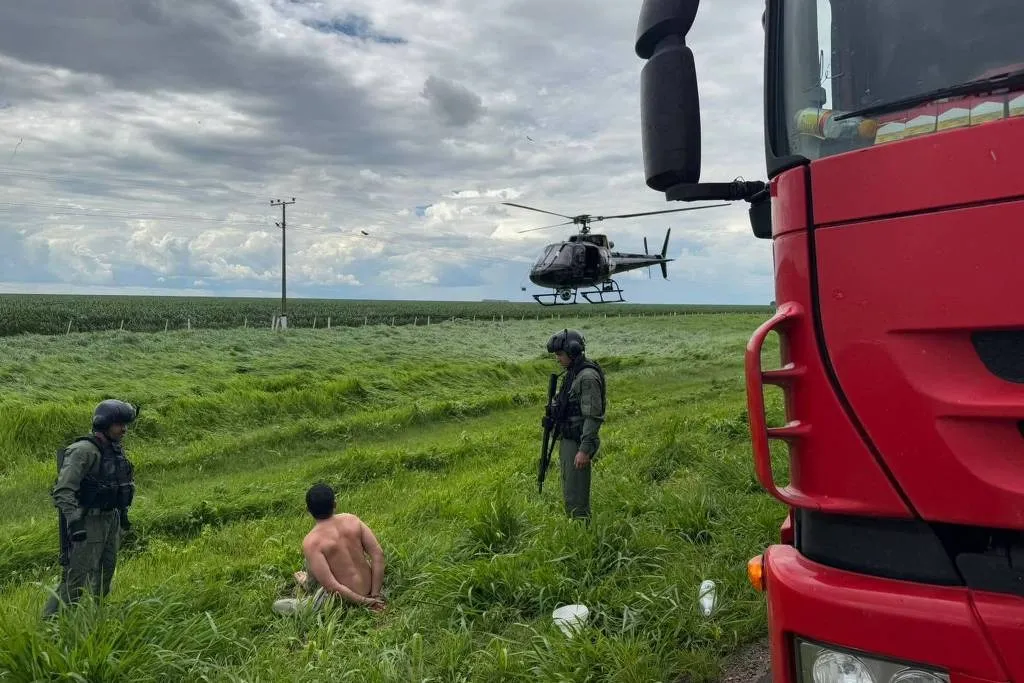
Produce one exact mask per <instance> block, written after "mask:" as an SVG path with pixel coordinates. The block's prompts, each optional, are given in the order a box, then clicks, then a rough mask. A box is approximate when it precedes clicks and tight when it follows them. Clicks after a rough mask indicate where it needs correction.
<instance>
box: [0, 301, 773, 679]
mask: <svg viewBox="0 0 1024 683" xmlns="http://www.w3.org/2000/svg"><path fill="white" fill-rule="evenodd" d="M758 320H759V317H758V316H714V317H706V318H697V317H690V318H683V317H679V318H659V319H618V320H613V319H608V320H604V319H601V320H588V321H580V322H579V327H580V328H582V329H583V330H584V332H585V333H586V334H587V338H588V341H589V342H590V347H591V351H592V355H593V356H594V357H596V358H597V359H598V360H599V361H601V362H603V363H604V365H605V367H606V368H607V371H608V381H609V402H610V405H609V421H608V423H607V424H606V425H605V427H604V428H603V430H602V440H603V452H602V456H601V458H600V459H599V461H598V463H597V465H596V467H595V472H594V484H593V508H594V511H595V515H594V519H593V521H592V524H591V525H590V526H589V527H588V526H586V525H583V524H580V523H578V522H573V521H571V520H568V519H566V518H565V516H564V514H563V512H562V509H561V501H560V495H559V487H560V483H559V478H558V473H557V467H556V466H553V467H552V469H551V470H550V471H549V473H548V478H547V483H546V484H545V488H544V493H543V495H538V494H537V491H536V482H535V477H536V458H537V451H538V450H539V446H540V444H539V441H540V439H539V437H540V428H539V426H538V425H539V419H538V418H539V416H540V413H541V409H542V404H543V392H544V389H545V377H546V375H547V373H548V372H549V371H551V370H552V369H553V365H552V362H551V359H550V358H546V357H545V355H544V353H543V343H544V341H545V340H546V338H547V335H548V334H550V330H549V329H548V325H546V324H545V323H544V322H543V321H542V322H539V323H538V322H531V321H523V322H519V321H516V322H512V323H509V322H506V323H505V324H494V325H491V324H486V325H481V324H477V325H472V324H458V323H456V324H446V325H443V326H442V325H438V326H434V325H432V326H431V327H430V328H423V327H420V328H411V327H410V328H404V329H398V328H395V329H391V328H387V329H379V330H378V331H377V332H376V333H373V332H372V331H371V330H370V329H362V328H359V329H350V330H346V331H344V332H343V333H339V334H334V335H333V336H330V337H328V336H327V335H324V334H321V333H319V332H312V331H300V330H291V331H289V332H287V333H285V334H273V333H271V332H269V331H252V330H249V331H233V332H232V331H205V332H193V333H192V334H191V335H186V334H178V335H137V336H135V335H119V334H108V333H102V334H100V333H98V334H96V335H92V336H84V335H80V336H78V337H76V336H74V335H72V336H70V337H62V338H49V339H46V340H45V341H38V340H37V341H33V340H30V339H29V338H27V337H23V338H11V339H7V340H4V341H2V342H0V388H5V389H7V390H5V391H4V392H3V394H2V395H0V396H2V398H0V435H3V437H0V438H6V439H7V441H5V442H4V443H3V444H0V445H2V446H3V447H4V448H5V449H7V450H8V452H10V453H11V457H10V458H9V459H8V460H7V461H6V462H5V463H4V466H3V469H2V474H0V680H3V679H4V677H5V676H6V678H8V679H10V680H133V681H134V680H157V679H163V680H168V679H171V680H197V681H198V680H211V681H212V680H218V681H222V680H223V681H293V680H294V681H311V680H312V681H321V680H322V681H336V680H353V681H407V680H445V681H451V680H465V681H481V680H484V681H486V680H524V681H525V680H530V681H533V680H621V681H648V680H651V681H654V680H679V679H683V680H690V681H712V680H715V676H716V675H717V672H718V670H719V667H720V665H721V662H722V659H723V658H724V657H725V656H727V655H728V654H729V653H730V652H732V651H734V650H735V649H736V648H737V647H738V646H740V645H742V644H744V643H746V642H748V641H749V640H751V639H754V638H756V637H758V635H759V634H760V633H761V632H762V631H763V629H764V626H765V614H764V607H763V604H762V602H761V601H760V599H759V596H758V595H757V594H756V593H753V592H752V591H751V590H749V588H748V587H747V585H746V579H745V562H746V559H747V558H748V557H749V556H751V555H753V554H755V553H757V552H759V551H760V549H761V548H762V547H763V546H764V545H765V544H767V543H770V542H772V541H773V540H774V539H775V538H776V536H777V533H778V525H779V523H780V522H781V519H782V514H783V511H782V509H781V508H780V507H779V506H778V505H777V504H775V502H774V501H772V500H771V499H770V498H768V497H767V496H766V495H765V494H763V492H761V490H760V489H759V487H758V486H757V485H756V481H755V480H754V478H753V474H752V467H751V464H750V458H749V453H748V451H749V448H748V445H747V435H746V429H747V426H746V418H745V415H744V412H743V406H744V399H743V394H742V374H741V372H740V369H741V366H740V363H741V359H742V349H743V345H744V342H745V340H746V337H747V336H748V335H749V332H750V330H751V329H752V328H753V327H754V326H755V325H756V323H757V321H758ZM332 334H333V333H332ZM76 358H77V360H76ZM240 368H244V372H240V371H239V369H240ZM6 377H17V380H6V379H3V378H6ZM68 378H76V379H75V380H70V381H69V379H68ZM14 381H17V382H18V383H19V384H18V387H19V388H18V391H17V392H14V391H11V390H10V389H11V388H13V387H12V385H11V384H8V386H7V387H4V383H5V382H14ZM107 395H116V396H122V397H124V398H127V399H128V400H136V401H140V402H142V403H143V413H142V417H141V419H140V421H139V423H138V425H137V427H136V428H135V429H133V430H132V433H131V434H130V435H129V437H128V441H127V447H128V449H129V451H130V453H131V455H132V457H133V459H134V461H135V462H136V464H137V475H138V480H139V481H138V483H139V497H138V501H137V503H136V505H135V507H134V508H133V510H132V518H133V524H134V527H135V529H134V533H133V535H132V536H130V537H129V538H128V539H126V544H125V549H124V551H123V554H122V556H121V559H120V564H119V568H118V573H117V576H116V577H115V581H114V590H113V592H112V594H111V595H110V597H109V598H108V599H107V600H106V601H105V602H104V604H102V605H87V606H85V607H84V608H82V609H80V610H74V611H71V612H70V613H67V614H66V615H63V616H62V617H61V618H60V619H59V620H57V622H56V623H55V624H53V625H44V624H43V623H42V622H41V621H40V619H39V611H40V609H41V607H42V603H43V601H44V600H45V598H46V595H47V593H46V591H47V588H48V587H52V586H53V585H54V583H55V581H56V571H55V570H56V568H55V566H54V565H55V561H56V554H57V543H56V534H55V528H56V525H55V521H56V520H55V515H54V512H53V509H52V506H51V505H50V503H49V500H48V497H47V491H48V487H49V485H50V484H51V483H52V480H53V476H54V472H53V458H52V455H53V452H54V451H55V449H56V448H57V447H58V446H59V445H60V443H61V441H62V439H64V438H67V437H68V436H69V435H71V434H75V433H77V432H79V431H81V430H82V429H84V428H85V427H86V426H87V424H88V417H89V411H90V410H91V407H92V405H93V404H94V402H95V401H97V400H99V399H100V398H102V397H105V396H107ZM770 398H771V397H770ZM779 409H780V406H778V405H777V404H775V403H773V404H772V408H771V411H772V419H773V420H777V419H778V412H779ZM15 430H19V431H17V437H16V438H15V437H12V436H10V435H11V434H13V433H15ZM315 481H327V482H329V483H331V484H332V485H334V486H335V487H336V489H337V491H338V494H339V504H340V507H341V508H342V509H343V510H347V511H351V512H355V513H356V514H358V515H360V516H361V517H362V518H363V519H364V520H365V521H366V522H367V523H368V524H370V526H371V527H372V528H373V529H374V530H375V532H376V533H377V535H378V538H380V540H381V542H382V544H383V546H384V548H385V552H386V554H387V556H388V561H389V565H388V574H387V579H386V582H385V586H386V590H387V594H388V597H389V603H390V605H389V608H388V610H387V611H386V612H384V613H383V614H380V615H375V614H371V613H369V612H366V611H365V610H360V609H351V608H349V609H344V608H342V609H337V610H333V611H328V612H326V613H319V614H315V613H314V614H301V615H299V616H298V617H293V618H282V617H279V616H277V615H275V614H273V613H272V612H271V610H270V604H271V603H272V602H273V600H274V599H276V598H277V597H281V596H283V595H287V594H289V593H290V592H291V591H292V590H293V587H292V586H291V583H290V576H291V573H292V572H293V571H294V570H295V569H298V568H299V567H300V565H301V553H300V550H299V548H300V542H301V539H302V536H303V535H304V534H305V532H306V531H307V530H308V528H309V527H310V521H311V520H310V518H309V516H308V514H306V512H305V510H304V508H303V494H304V492H305V490H306V488H308V486H309V485H310V484H312V483H313V482H315ZM704 578H712V579H714V580H715V581H716V582H717V585H718V599H719V607H718V609H717V611H716V612H715V613H714V614H713V615H712V616H710V617H704V616H702V615H701V614H700V613H699V611H698V610H697V594H696V591H697V586H698V585H699V584H700V582H701V580H703V579H704ZM571 602H582V603H584V604H586V605H588V607H589V608H590V610H591V618H590V620H589V623H588V625H587V627H586V629H585V630H584V631H583V632H582V633H581V634H578V635H577V636H576V637H574V638H571V639H569V638H566V637H565V636H564V635H563V634H562V633H561V632H560V631H558V630H557V628H556V627H555V626H554V625H553V624H552V621H551V616H550V615H551V611H552V610H553V609H554V608H555V607H557V606H559V605H562V604H567V603H571Z"/></svg>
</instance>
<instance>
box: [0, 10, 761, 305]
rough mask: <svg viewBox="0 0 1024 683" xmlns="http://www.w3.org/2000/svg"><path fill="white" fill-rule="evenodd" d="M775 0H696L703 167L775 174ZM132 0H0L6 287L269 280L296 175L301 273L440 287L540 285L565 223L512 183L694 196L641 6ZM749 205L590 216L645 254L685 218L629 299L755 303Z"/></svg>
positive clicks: (538, 194)
mask: <svg viewBox="0 0 1024 683" xmlns="http://www.w3.org/2000/svg"><path fill="white" fill-rule="evenodd" d="M762 4H763V3H762V0H735V2H731V3H728V4H721V3H718V4H716V3H708V2H705V3H703V5H702V7H701V9H700V12H699V14H698V18H697V21H696V24H695V26H694V28H693V30H692V31H691V34H690V36H689V38H688V41H687V42H688V44H689V45H690V46H691V48H692V49H693V52H694V54H695V57H696V61H697V68H698V74H699V77H700V81H701V104H702V129H703V137H704V148H703V159H704V168H703V172H702V177H703V178H704V179H706V180H730V179H732V178H735V177H737V176H744V177H746V178H760V177H763V175H764V160H763V142H762V137H761V135H762V123H761V120H762V119H761V50H762V48H761V40H762V34H761V26H760V16H761V9H762ZM122 8H123V5H122V4H121V3H120V2H115V0H94V2H91V3H88V6H86V4H78V3H73V4H71V5H68V4H67V3H65V2H63V0H33V2H29V3H4V4H3V6H2V7H0V84H2V85H0V179H2V180H3V181H4V182H3V184H2V185H0V217H3V218H4V219H5V220H4V227H2V228H0V246H2V247H3V251H4V253H5V254H7V256H5V257H0V266H2V267H3V268H4V272H5V277H6V278H7V279H11V280H13V282H11V283H7V284H6V285H4V286H5V287H12V286H15V283H18V282H20V283H23V285H24V286H36V287H41V286H46V287H58V288H59V287H60V286H61V283H63V286H65V288H66V289H67V290H69V291H76V289H79V290H80V289H81V288H83V287H96V286H110V287H117V286H122V287H125V288H126V289H125V291H129V290H128V288H135V289H138V288H142V289H145V290H147V291H149V290H150V289H156V290H160V289H161V287H166V288H167V289H166V291H167V292H168V293H171V292H172V291H173V292H180V291H185V290H193V289H197V290H199V291H203V292H206V291H211V292H224V293H237V292H241V291H246V292H262V293H263V294H265V295H274V294H276V292H278V291H279V289H278V287H279V283H280V256H281V253H280V237H281V235H280V230H279V229H277V228H276V227H274V222H275V221H280V219H281V212H280V209H279V208H274V207H271V206H270V200H271V199H274V198H291V197H293V196H294V197H296V199H297V203H296V204H294V205H291V206H289V207H288V208H287V223H288V227H289V232H288V276H289V293H294V294H295V295H296V296H301V295H302V294H303V293H304V292H305V293H310V294H311V295H317V294H324V293H327V294H328V295H340V296H345V295H348V294H346V293H349V294H351V295H357V296H365V295H367V294H368V293H370V291H371V290H372V294H373V295H374V296H390V295H393V296H406V295H408V293H409V292H408V287H412V288H415V290H416V294H417V295H418V297H419V298H430V295H431V292H435V293H437V294H438V295H439V296H441V295H443V296H452V295H453V293H455V294H454V295H457V292H458V291H459V287H460V286H461V287H463V289H464V291H466V292H467V293H469V292H471V293H472V296H479V295H481V294H483V295H484V296H493V297H495V298H504V297H508V296H510V294H511V296H512V297H517V298H520V299H525V297H527V296H528V293H523V292H520V291H519V286H520V283H523V282H524V280H525V278H526V275H527V272H528V269H529V264H530V263H532V261H533V260H534V259H535V258H536V257H537V256H538V255H539V253H540V250H541V248H542V247H543V245H544V244H546V243H548V242H552V241H556V240H560V239H564V238H565V237H567V236H568V235H569V234H571V233H572V229H571V228H572V226H563V227H562V228H553V229H550V230H541V231H534V232H525V233H524V232H520V231H523V230H527V229H529V228H534V227H539V226H543V225H548V224H553V223H558V222H561V219H559V218H558V217H557V216H547V215H544V214H542V213H534V212H531V211H527V210H523V209H518V208H514V207H508V206H503V205H501V202H505V201H512V202H516V203H521V204H526V205H529V206H534V207H538V208H541V209H546V210H549V211H553V212H555V213H560V214H567V215H576V214H579V213H591V214H595V215H600V214H615V213H626V212H634V211H645V210H660V209H665V208H676V207H678V206H681V205H675V206H673V205H667V204H666V203H665V201H664V198H663V197H662V196H661V195H659V194H658V193H655V192H653V191H652V190H650V189H648V188H647V187H646V185H645V184H644V176H643V159H642V152H641V143H640V107H639V94H640V69H641V68H642V66H643V62H642V61H641V60H640V59H638V58H637V57H636V56H635V54H634V52H633V39H634V33H635V29H636V23H637V19H638V16H639V3H596V4H595V3H592V2H584V0H563V1H562V2H558V3H552V2H550V1H549V0H544V1H543V2H542V1H541V0H492V1H491V2H487V3H480V2H474V1H473V0H430V1H429V2H426V3H425V2H424V1H423V0H418V1H417V2H413V0H345V1H344V2H342V0H317V1H316V2H313V1H308V2H307V1H303V0H180V1H179V2H174V3H166V2H157V0H138V2H135V3H133V4H132V11H131V12H128V13H125V12H124V11H123V9H122ZM125 55H131V57H130V58H126V57H125ZM746 221H747V218H746V205H745V204H742V203H740V204H737V205H735V206H732V207H729V208H726V209H714V210H709V211H706V212H688V213H679V214H668V215H665V216H656V217H652V218H644V219H624V220H620V221H615V222H608V223H600V224H595V226H594V229H595V230H596V229H598V227H599V228H600V230H601V231H606V232H608V234H609V235H610V236H611V238H612V239H613V240H614V241H615V242H616V244H617V245H618V246H619V248H621V249H623V250H629V251H639V250H642V240H643V237H644V236H645V235H646V236H647V237H648V238H649V241H650V242H652V248H653V245H654V244H655V243H656V244H658V245H659V246H660V241H661V239H662V236H663V235H664V230H665V228H666V227H671V228H672V236H673V243H672V244H670V245H669V246H670V251H671V252H672V253H673V254H675V255H676V257H677V258H678V261H676V262H674V263H673V264H671V265H670V277H671V278H672V280H671V282H669V283H665V282H663V281H661V278H660V272H658V270H657V269H655V272H654V278H653V280H652V281H650V282H648V281H647V279H646V278H647V276H646V273H643V272H642V271H641V272H640V273H639V274H635V278H633V277H631V278H630V283H629V285H628V286H627V287H626V296H627V299H629V300H634V301H642V300H646V301H655V300H661V301H691V300H693V299H692V298H691V296H692V295H693V293H694V292H695V291H700V292H717V293H716V294H715V295H714V296H716V297H720V300H732V301H748V302H763V301H766V300H769V299H771V298H773V297H772V294H771V292H772V288H771V277H770V275H771V250H770V244H769V243H767V242H765V241H762V240H755V239H754V238H753V236H752V235H751V234H750V231H749V227H747V223H746ZM361 230H365V231H366V232H367V233H369V237H367V236H364V235H362V234H361V233H360V231H361ZM698 246H699V247H700V248H699V249H697V247H698ZM688 249H689V251H688ZM694 249H696V251H694ZM196 282H200V283H202V284H201V285H195V284H193V283H196ZM509 283H511V284H509ZM525 284H526V285H527V286H529V283H528V282H527V283H525ZM697 285H699V290H698V289H695V288H696V287H697ZM349 288H354V289H351V290H350V289H349ZM488 288H490V289H488ZM513 288H514V291H511V292H510V290H511V289H513ZM529 289H530V291H534V290H533V288H532V286H529ZM83 291H84V290H83ZM527 300H528V299H527Z"/></svg>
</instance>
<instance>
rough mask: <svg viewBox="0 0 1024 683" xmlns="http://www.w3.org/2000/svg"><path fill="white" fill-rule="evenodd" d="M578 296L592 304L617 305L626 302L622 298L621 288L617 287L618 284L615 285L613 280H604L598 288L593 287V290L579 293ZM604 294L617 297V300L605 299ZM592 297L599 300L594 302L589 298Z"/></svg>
mask: <svg viewBox="0 0 1024 683" xmlns="http://www.w3.org/2000/svg"><path fill="white" fill-rule="evenodd" d="M580 294H582V295H583V298H584V299H586V300H587V301H588V302H589V303H592V304H617V303H620V302H621V303H625V302H626V300H625V299H623V298H622V287H619V283H617V282H616V281H615V280H606V281H605V282H602V283H601V284H600V285H599V286H596V287H594V288H593V290H589V289H588V290H586V291H584V292H580ZM605 294H608V295H617V296H618V297H619V298H618V299H605V298H604V295H605ZM592 296H597V297H598V298H599V300H598V301H594V300H593V299H591V298H590V297H592Z"/></svg>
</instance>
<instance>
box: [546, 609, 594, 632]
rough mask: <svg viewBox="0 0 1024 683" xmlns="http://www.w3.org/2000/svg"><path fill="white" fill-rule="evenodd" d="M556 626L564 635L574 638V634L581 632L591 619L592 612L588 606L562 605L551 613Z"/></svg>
mask: <svg viewBox="0 0 1024 683" xmlns="http://www.w3.org/2000/svg"><path fill="white" fill-rule="evenodd" d="M551 618H552V619H554V621H555V625H556V626H558V628H559V629H561V631H562V633H564V634H565V635H567V636H568V637H570V638H572V636H573V633H575V632H576V631H578V630H580V629H581V628H582V627H583V626H584V625H585V624H586V623H587V619H589V618H590V610H589V609H588V608H587V606H586V605H562V606H561V607H559V608H558V609H556V610H555V611H554V612H552V613H551Z"/></svg>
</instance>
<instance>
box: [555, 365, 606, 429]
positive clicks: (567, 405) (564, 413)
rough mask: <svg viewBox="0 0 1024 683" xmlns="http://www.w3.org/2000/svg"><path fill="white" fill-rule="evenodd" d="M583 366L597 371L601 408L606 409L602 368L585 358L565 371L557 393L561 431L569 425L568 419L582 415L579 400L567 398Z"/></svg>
mask: <svg viewBox="0 0 1024 683" xmlns="http://www.w3.org/2000/svg"><path fill="white" fill-rule="evenodd" d="M583 368H591V369H592V370H595V371H596V372H597V375H598V377H600V379H601V381H600V382H598V384H599V385H600V386H601V410H602V411H604V410H606V407H605V406H606V402H605V387H604V370H602V369H601V366H600V365H598V364H597V363H595V362H594V361H592V360H589V359H586V358H585V359H583V361H582V362H581V363H580V367H579V368H576V367H573V368H571V369H570V371H569V372H567V373H565V380H564V381H563V382H562V390H561V391H560V392H559V394H558V398H557V401H558V404H559V407H560V408H561V410H559V411H558V414H559V417H560V420H559V421H560V422H561V423H562V430H563V433H564V432H565V429H566V428H567V427H568V426H569V421H570V420H571V419H572V418H575V417H579V416H580V415H582V411H581V409H580V403H579V401H570V400H569V390H570V389H571V388H572V384H573V382H575V381H576V376H577V375H578V374H579V372H580V370H582V369H583Z"/></svg>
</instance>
